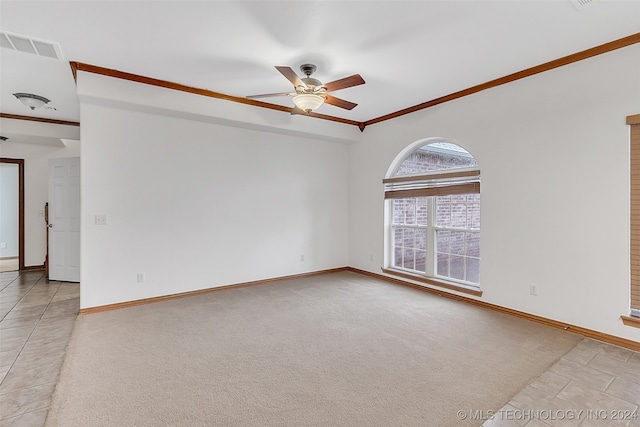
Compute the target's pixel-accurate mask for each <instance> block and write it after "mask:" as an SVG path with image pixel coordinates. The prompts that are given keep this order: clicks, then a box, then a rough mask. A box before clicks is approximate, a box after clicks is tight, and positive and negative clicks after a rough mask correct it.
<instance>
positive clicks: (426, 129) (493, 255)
mask: <svg viewBox="0 0 640 427" xmlns="http://www.w3.org/2000/svg"><path fill="white" fill-rule="evenodd" d="M638 70H640V45H634V46H631V47H627V48H624V49H621V50H617V51H614V52H610V53H607V54H604V55H601V56H598V57H595V58H591V59H588V60H584V61H581V62H578V63H574V64H571V65H569V66H565V67H562V68H559V69H556V70H552V71H549V72H546V73H543V74H539V75H536V76H532V77H529V78H526V79H523V80H520V81H516V82H512V83H509V84H507V85H503V86H500V87H497V88H493V89H490V90H486V91H483V92H480V93H478V94H475V95H471V96H467V97H465V98H462V99H458V100H456V101H452V102H449V103H445V104H442V105H439V106H436V107H432V108H429V109H426V110H423V111H420V112H417V113H413V114H410V115H407V116H403V117H401V118H397V119H394V120H391V121H387V122H383V123H380V124H376V125H373V126H371V127H368V128H367V129H366V130H365V135H364V140H363V142H362V143H360V144H357V145H352V146H350V174H349V183H350V188H349V193H350V202H349V214H350V215H349V243H350V252H349V265H351V266H353V267H356V268H360V269H363V270H368V271H372V272H376V273H380V267H381V266H382V262H383V261H382V258H383V209H382V208H383V187H382V183H381V181H382V179H383V178H384V175H385V173H386V171H387V169H388V167H389V165H390V164H391V162H392V161H393V159H394V158H395V156H396V155H397V154H398V153H399V152H400V151H401V150H402V149H403V148H405V147H406V146H407V145H409V144H411V143H412V142H414V141H416V140H419V139H422V138H426V137H443V138H446V139H449V140H451V141H453V142H455V143H457V144H459V145H460V146H462V147H464V148H466V149H467V150H468V151H470V152H471V153H472V154H473V155H474V157H475V158H476V159H477V160H478V162H479V163H480V167H481V171H482V172H481V173H482V189H481V194H482V231H481V245H482V249H481V255H482V264H481V288H482V290H483V291H484V294H483V296H482V297H481V299H482V300H484V301H487V302H490V303H493V304H497V305H500V306H505V307H509V308H513V309H516V310H522V311H525V312H528V313H532V314H536V315H539V316H544V317H547V318H551V319H556V320H559V321H563V322H567V323H571V324H576V325H579V326H582V327H586V328H590V329H594V330H597V331H601V332H604V333H608V334H612V335H616V336H620V337H625V338H628V339H634V340H640V330H638V329H635V328H631V327H627V326H624V325H623V324H622V322H621V321H620V319H619V316H620V315H623V314H625V315H626V314H628V311H629V167H628V163H629V156H628V147H629V129H628V126H627V125H626V124H625V118H626V116H628V115H633V114H638V113H640V84H639V80H638ZM370 255H373V256H374V261H370ZM530 284H536V285H537V286H538V296H530V295H529V285H530Z"/></svg>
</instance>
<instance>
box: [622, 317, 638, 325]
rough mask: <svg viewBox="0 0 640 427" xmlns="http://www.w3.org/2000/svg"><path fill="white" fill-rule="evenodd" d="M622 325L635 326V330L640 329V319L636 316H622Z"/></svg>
mask: <svg viewBox="0 0 640 427" xmlns="http://www.w3.org/2000/svg"><path fill="white" fill-rule="evenodd" d="M620 318H621V319H622V323H624V324H625V325H627V326H633V327H634V328H640V317H634V316H620Z"/></svg>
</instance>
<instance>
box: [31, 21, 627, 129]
mask: <svg viewBox="0 0 640 427" xmlns="http://www.w3.org/2000/svg"><path fill="white" fill-rule="evenodd" d="M636 43H640V33H635V34H632V35H630V36H627V37H623V38H620V39H617V40H614V41H611V42H608V43H604V44H601V45H599V46H595V47H592V48H590V49H586V50H583V51H581V52H577V53H574V54H571V55H567V56H564V57H562V58H558V59H555V60H553V61H549V62H545V63H544V64H540V65H536V66H534V67H531V68H527V69H525V70H522V71H518V72H515V73H512V74H508V75H506V76H503V77H500V78H497V79H494V80H490V81H488V82H485V83H482V84H479V85H476V86H472V87H469V88H467V89H463V90H460V91H457V92H454V93H450V94H448V95H445V96H441V97H439V98H435V99H432V100H430V101H426V102H423V103H420V104H417V105H414V106H412V107H408V108H404V109H402V110H398V111H395V112H393V113H389V114H386V115H384V116H380V117H376V118H374V119H371V120H367V121H364V122H358V121H355V120H349V119H344V118H341V117H335V116H329V115H326V114H319V113H310V114H308V116H309V117H313V118H316V119H322V120H328V121H332V122H338V123H344V124H348V125H353V126H357V127H358V128H359V129H360V131H361V132H364V129H365V128H366V127H367V126H371V125H373V124H376V123H380V122H383V121H386V120H391V119H395V118H397V117H401V116H404V115H406V114H411V113H414V112H416V111H420V110H424V109H426V108H430V107H433V106H435V105H439V104H443V103H445V102H448V101H453V100H454V99H458V98H462V97H465V96H468V95H472V94H474V93H478V92H481V91H483V90H486V89H491V88H494V87H496V86H501V85H504V84H507V83H511V82H513V81H516V80H520V79H524V78H525V77H530V76H533V75H536V74H539V73H543V72H545V71H549V70H553V69H555V68H559V67H563V66H565V65H569V64H573V63H574V62H578V61H582V60H584V59H588V58H592V57H594V56H598V55H602V54H603V53H607V52H611V51H614V50H617V49H621V48H623V47H627V46H631V45H634V44H636ZM70 66H71V70H72V73H73V77H74V79H77V72H78V71H85V72H88V73H95V74H101V75H104V76H109V77H114V78H118V79H124V80H129V81H133V82H137V83H143V84H148V85H152V86H157V87H163V88H167V89H172V90H178V91H182V92H188V93H193V94H196V95H202V96H207V97H210V98H217V99H222V100H225V101H231V102H237V103H240V104H245V105H251V106H254V107H260V108H267V109H270V110H276V111H282V112H286V113H291V112H292V110H293V108H291V107H285V106H282V105H277V104H271V103H268V102H263V101H257V100H255V99H247V98H241V97H238V96H232V95H226V94H223V93H220V92H214V91H211V90H207V89H200V88H196V87H192V86H186V85H182V84H179V83H173V82H169V81H166V80H160V79H155V78H151V77H146V76H141V75H137V74H132V73H127V72H124V71H119V70H113V69H109V68H104V67H100V66H96V65H90V64H85V63H82V62H70ZM36 121H41V120H36ZM69 123H72V122H69ZM69 123H67V124H69Z"/></svg>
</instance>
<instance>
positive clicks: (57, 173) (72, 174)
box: [49, 157, 80, 282]
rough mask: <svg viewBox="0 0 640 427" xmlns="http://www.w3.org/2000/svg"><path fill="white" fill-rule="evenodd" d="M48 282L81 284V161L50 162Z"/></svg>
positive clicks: (55, 160) (73, 159)
mask: <svg viewBox="0 0 640 427" xmlns="http://www.w3.org/2000/svg"><path fill="white" fill-rule="evenodd" d="M49 279H50V280H62V281H66V282H79V281H80V158H79V157H73V158H69V159H51V160H49Z"/></svg>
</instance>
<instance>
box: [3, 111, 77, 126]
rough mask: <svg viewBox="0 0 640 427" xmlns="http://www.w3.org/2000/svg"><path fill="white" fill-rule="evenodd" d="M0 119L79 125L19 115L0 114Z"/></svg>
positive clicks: (66, 121) (65, 121)
mask: <svg viewBox="0 0 640 427" xmlns="http://www.w3.org/2000/svg"><path fill="white" fill-rule="evenodd" d="M0 118H2V119H14V120H28V121H30V122H40V123H50V124H54V125H65V126H80V123H78V122H72V121H68V120H58V119H47V118H44V117H33V116H21V115H19V114H7V113H0Z"/></svg>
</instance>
